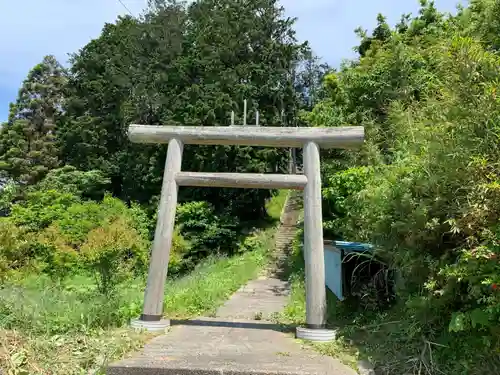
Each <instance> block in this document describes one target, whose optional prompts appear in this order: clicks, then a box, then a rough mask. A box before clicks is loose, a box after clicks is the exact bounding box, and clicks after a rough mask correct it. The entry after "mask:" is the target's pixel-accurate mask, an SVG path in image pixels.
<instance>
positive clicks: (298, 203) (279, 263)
mask: <svg viewBox="0 0 500 375" xmlns="http://www.w3.org/2000/svg"><path fill="white" fill-rule="evenodd" d="M301 210H302V192H300V191H290V193H289V194H288V197H287V200H286V202H285V206H284V207H283V211H282V213H281V218H280V226H279V228H278V230H277V231H276V234H275V236H274V240H275V248H274V252H273V258H274V259H273V262H271V268H270V270H271V271H272V273H279V272H280V271H281V270H282V268H283V264H284V263H285V262H286V259H287V257H288V256H289V254H290V252H291V250H292V244H293V240H294V239H295V236H296V234H297V229H298V227H297V223H298V220H299V216H300V212H301Z"/></svg>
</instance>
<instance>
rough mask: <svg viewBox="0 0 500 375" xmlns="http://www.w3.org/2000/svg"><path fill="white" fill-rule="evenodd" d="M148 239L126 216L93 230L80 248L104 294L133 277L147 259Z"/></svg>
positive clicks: (87, 266)
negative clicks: (145, 238) (132, 225)
mask: <svg viewBox="0 0 500 375" xmlns="http://www.w3.org/2000/svg"><path fill="white" fill-rule="evenodd" d="M147 245H148V244H147V242H146V241H145V240H144V238H142V237H141V235H140V234H139V233H138V232H137V231H136V230H135V229H134V228H132V227H131V226H130V225H129V224H128V223H127V222H126V220H124V219H116V220H115V221H112V222H109V223H106V224H104V225H103V226H100V227H98V228H96V229H93V230H92V231H90V232H89V234H88V236H87V238H86V240H85V243H84V244H83V245H82V246H81V248H80V254H81V259H82V263H83V266H84V267H85V268H86V269H88V270H89V271H90V272H92V273H93V274H94V275H95V276H96V281H97V286H98V289H99V291H100V292H101V293H102V294H104V295H109V294H111V293H112V292H114V290H115V288H116V286H117V285H118V284H119V283H121V282H123V281H124V280H126V279H127V278H130V277H131V276H132V274H133V271H134V270H137V269H143V268H144V266H145V264H146V262H147V251H148V246H147Z"/></svg>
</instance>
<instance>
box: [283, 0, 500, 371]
mask: <svg viewBox="0 0 500 375" xmlns="http://www.w3.org/2000/svg"><path fill="white" fill-rule="evenodd" d="M499 9H500V2H498V1H496V0H491V1H490V0H476V1H471V4H470V6H469V7H467V8H464V9H460V10H459V12H458V14H457V15H456V16H450V15H445V14H441V13H439V12H438V11H437V9H436V8H435V7H434V4H433V3H432V2H427V1H421V10H420V12H419V14H418V15H416V16H414V17H411V16H403V17H402V20H401V22H400V23H399V24H398V25H397V26H396V27H395V28H394V29H391V28H390V27H389V26H388V25H387V23H386V22H385V19H384V17H383V16H379V17H378V26H377V27H376V28H375V30H374V31H373V33H372V34H371V35H370V36H369V35H368V34H367V33H365V32H363V31H362V30H358V34H359V36H360V38H361V43H360V45H359V46H358V48H357V50H358V52H359V55H360V57H359V59H356V60H355V61H350V62H347V63H345V64H344V65H343V66H342V67H341V69H340V70H338V71H334V72H331V73H330V74H328V75H327V76H326V77H325V80H324V85H323V89H324V92H325V95H326V98H325V99H324V100H323V101H322V102H321V103H319V104H318V105H317V106H316V107H315V108H314V109H313V111H312V112H310V113H303V115H304V117H305V118H307V120H308V121H310V122H311V124H313V125H315V126H320V125H321V126H340V125H345V124H346V123H350V124H356V125H363V126H365V129H366V134H367V140H366V145H365V147H364V148H363V150H362V152H361V153H358V154H354V153H339V152H336V153H331V154H330V155H329V158H330V162H329V163H327V164H326V165H325V167H324V171H323V174H324V177H323V181H324V182H325V185H324V201H325V233H326V235H327V236H328V237H333V238H340V239H345V240H351V241H360V242H369V243H372V244H374V245H375V247H376V249H377V252H376V254H377V255H378V256H379V257H381V258H382V259H383V260H384V262H386V263H387V264H388V265H389V266H390V267H391V268H392V269H394V270H396V271H397V273H398V277H397V279H396V281H397V284H396V297H397V299H396V301H397V302H396V305H395V306H392V307H390V306H387V305H386V307H385V309H368V310H366V309H365V310H364V311H362V312H359V311H360V310H357V309H355V310H354V311H353V310H352V306H348V303H341V304H338V306H337V308H336V309H334V311H333V312H332V313H331V316H330V320H331V323H332V324H334V325H337V326H339V327H340V332H341V334H342V335H343V336H344V343H345V344H346V345H340V344H339V342H337V343H335V344H332V346H330V347H328V346H326V347H322V348H321V349H322V350H325V351H327V352H330V353H333V354H335V352H339V351H340V352H343V353H346V352H347V353H349V350H347V351H346V348H349V347H350V348H351V349H352V351H351V352H350V354H349V355H348V357H350V358H351V359H352V358H354V357H355V356H356V352H357V353H359V355H361V356H368V357H370V359H372V360H373V361H374V362H375V364H376V366H377V368H378V371H379V373H381V374H407V373H409V374H486V373H499V371H500V355H499V353H500V335H499V331H498V325H499V322H500V300H499V296H498V293H497V289H498V288H497V285H498V282H499V277H500V263H499V262H498V255H499V248H498V241H499V237H498V233H499V232H498V217H499V216H498V215H499V213H500V207H499V206H498V202H499V199H498V198H499V197H498V192H499V189H498V186H499V178H500V174H499V169H498V160H499V156H500V155H499V154H498V152H499V147H498V145H499V143H498V139H499V135H500V128H499V126H498V124H499V114H500V107H499V104H500V101H499V98H498V96H497V90H498V88H499V80H498V77H499V73H500V71H499V66H500V55H499V50H498V44H497V41H498V40H497V39H498V32H499V29H498V25H499V17H500V13H499V12H498V10H499ZM486 25H487V26H486ZM299 274H300V273H299ZM297 280H300V277H298V278H297ZM294 290H295V291H296V292H297V293H296V295H295V297H294V298H293V299H292V302H291V305H290V306H289V308H288V309H287V311H286V314H285V317H286V316H288V319H289V320H291V321H295V322H302V321H303V311H302V301H301V297H300V295H301V293H302V292H303V291H302V286H301V284H300V281H297V282H296V286H295V288H294ZM363 298H371V295H370V294H369V293H366V294H365V295H364V296H363ZM361 302H363V301H361ZM365 302H366V301H365ZM334 304H335V303H334ZM351 340H352V341H351ZM350 344H351V345H350ZM351 354H354V357H351Z"/></svg>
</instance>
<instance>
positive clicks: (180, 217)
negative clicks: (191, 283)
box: [177, 202, 238, 261]
mask: <svg viewBox="0 0 500 375" xmlns="http://www.w3.org/2000/svg"><path fill="white" fill-rule="evenodd" d="M177 222H178V225H179V230H180V233H181V234H182V235H183V236H184V237H185V238H186V239H187V240H188V241H189V242H190V244H191V250H190V253H189V257H191V258H192V259H193V260H194V261H196V260H197V259H201V258H205V257H206V256H207V255H208V254H210V253H212V252H214V251H215V252H221V253H229V254H231V253H232V249H234V248H235V244H236V241H237V228H238V227H237V223H234V219H229V218H226V217H220V216H217V215H216V214H215V212H214V208H213V207H212V206H211V205H210V204H209V203H207V202H190V203H185V204H183V205H180V206H179V207H178V208H177Z"/></svg>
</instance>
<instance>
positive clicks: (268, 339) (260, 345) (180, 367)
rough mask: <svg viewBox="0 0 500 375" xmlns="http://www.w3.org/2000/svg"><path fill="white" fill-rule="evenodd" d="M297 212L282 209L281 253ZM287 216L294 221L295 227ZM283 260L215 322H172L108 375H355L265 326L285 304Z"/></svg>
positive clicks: (287, 332)
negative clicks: (164, 332)
mask: <svg viewBox="0 0 500 375" xmlns="http://www.w3.org/2000/svg"><path fill="white" fill-rule="evenodd" d="M292 207H293V206H292ZM288 208H290V205H289V207H288ZM296 211H297V209H291V210H290V209H289V211H288V212H287V210H286V209H285V214H284V216H285V218H284V220H282V226H281V228H280V230H279V231H278V234H277V242H278V246H277V248H278V249H279V252H280V253H281V252H286V250H287V248H288V247H289V246H290V242H291V240H292V238H293V233H295V231H296V229H294V228H293V227H294V226H295V224H296V220H297V212H296ZM291 215H295V216H294V217H295V222H294V223H293V224H292V223H291V222H290V221H292V222H293V219H290V216H291ZM290 233H292V235H290ZM282 258H283V257H282V256H280V255H279V254H278V255H277V256H276V261H277V264H276V266H275V267H274V268H272V269H270V270H266V272H264V273H263V274H262V275H261V277H259V278H258V279H257V280H253V281H251V282H250V283H248V284H247V285H246V286H244V287H243V288H241V289H240V290H239V291H238V292H236V293H235V294H234V295H233V296H232V297H231V298H230V299H229V300H228V301H227V302H226V303H225V304H224V305H223V306H222V307H221V308H219V310H218V311H217V314H216V317H215V318H200V319H197V320H189V321H177V322H172V327H171V330H170V332H169V333H168V334H166V335H163V336H160V337H157V338H155V339H153V340H152V341H151V342H150V343H149V344H147V345H146V347H145V348H144V350H143V351H142V352H141V353H138V354H136V355H135V356H133V357H132V358H130V359H125V360H122V361H120V362H117V363H115V364H113V365H111V366H110V367H109V368H108V370H107V372H106V373H107V374H108V375H187V374H196V375H267V374H273V375H299V374H300V375H355V374H356V372H355V371H354V370H352V369H351V368H349V367H347V366H344V365H342V364H341V363H340V362H339V361H338V360H335V359H333V358H331V357H326V356H321V355H319V354H317V353H316V352H313V351H312V350H310V349H306V348H302V346H301V345H300V344H299V343H298V342H297V341H296V340H295V339H294V335H293V328H292V327H290V328H288V329H284V328H283V327H280V326H278V325H275V324H272V323H270V322H269V321H268V320H269V319H270V318H271V317H272V315H273V314H274V313H279V312H280V311H282V310H283V308H284V307H285V306H286V303H287V300H288V293H289V286H288V283H287V282H286V281H283V280H281V279H280V278H279V275H280V272H279V271H280V269H279V268H280V266H279V263H280V260H282Z"/></svg>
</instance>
